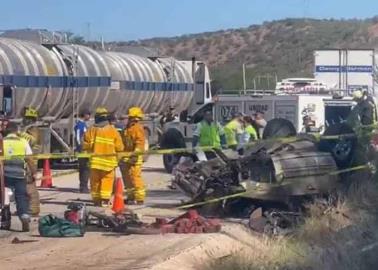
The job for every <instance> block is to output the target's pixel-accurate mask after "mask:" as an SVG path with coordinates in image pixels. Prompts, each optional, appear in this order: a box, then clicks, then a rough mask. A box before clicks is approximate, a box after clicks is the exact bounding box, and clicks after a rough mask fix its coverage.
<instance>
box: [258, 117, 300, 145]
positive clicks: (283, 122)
mask: <svg viewBox="0 0 378 270" xmlns="http://www.w3.org/2000/svg"><path fill="white" fill-rule="evenodd" d="M296 135H297V131H296V129H295V127H294V125H293V123H292V122H290V121H289V120H287V119H283V118H274V119H272V120H270V121H268V123H267V124H266V126H265V128H264V132H263V136H262V137H263V139H264V140H266V139H272V138H284V137H292V136H296Z"/></svg>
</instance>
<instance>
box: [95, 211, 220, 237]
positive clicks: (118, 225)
mask: <svg viewBox="0 0 378 270" xmlns="http://www.w3.org/2000/svg"><path fill="white" fill-rule="evenodd" d="M91 216H93V217H96V218H97V219H98V223H97V225H99V226H100V227H103V228H110V229H111V230H112V231H113V232H119V233H125V234H166V233H180V234H185V233H215V232H219V231H220V230H221V227H222V226H221V223H220V221H219V220H218V219H206V218H204V217H202V216H200V215H199V214H198V212H197V211H196V210H189V211H188V212H187V213H185V214H183V215H181V216H179V217H177V218H174V219H171V220H169V219H166V218H156V220H155V222H154V223H151V224H148V223H143V222H141V221H140V220H139V218H138V216H137V215H135V214H134V213H133V212H131V211H127V212H124V213H122V214H120V213H117V214H113V215H110V216H109V215H106V214H102V213H98V212H94V211H90V212H89V220H90V217H91ZM89 222H90V224H93V222H91V221H89Z"/></svg>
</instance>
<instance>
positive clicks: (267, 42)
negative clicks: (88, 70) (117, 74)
mask: <svg viewBox="0 0 378 270" xmlns="http://www.w3.org/2000/svg"><path fill="white" fill-rule="evenodd" d="M114 45H116V46H115V47H118V46H119V47H122V46H125V45H127V46H130V45H131V46H133V45H142V46H147V47H153V48H157V49H158V50H159V54H160V55H166V56H175V57H177V58H182V59H190V58H191V57H192V56H195V57H197V58H198V59H201V60H204V61H206V62H207V64H208V65H209V66H210V68H211V70H212V75H213V79H214V80H215V81H216V85H217V86H218V87H221V88H223V89H235V88H241V86H242V75H241V66H242V64H243V63H245V64H246V66H247V86H248V87H252V86H253V79H255V84H257V87H261V88H264V87H268V85H267V84H268V83H269V84H270V87H272V85H273V84H274V81H275V79H276V77H277V78H278V79H281V78H285V77H287V76H290V77H293V76H311V74H312V68H313V54H312V53H313V50H315V49H325V48H372V47H373V48H375V47H378V17H375V18H372V19H367V20H355V19H351V20H315V19H285V20H280V21H272V22H267V23H264V24H262V25H251V26H249V27H247V28H240V29H230V30H222V31H217V32H208V33H201V34H193V35H184V36H180V37H173V38H153V39H147V40H141V41H138V42H135V41H132V42H118V43H116V44H113V46H114Z"/></svg>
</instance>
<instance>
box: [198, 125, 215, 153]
mask: <svg viewBox="0 0 378 270" xmlns="http://www.w3.org/2000/svg"><path fill="white" fill-rule="evenodd" d="M198 128H199V145H200V146H211V147H216V148H220V147H221V141H220V136H221V130H220V127H219V126H218V124H216V123H211V124H210V125H209V124H208V123H207V122H206V121H202V122H200V123H199V126H198Z"/></svg>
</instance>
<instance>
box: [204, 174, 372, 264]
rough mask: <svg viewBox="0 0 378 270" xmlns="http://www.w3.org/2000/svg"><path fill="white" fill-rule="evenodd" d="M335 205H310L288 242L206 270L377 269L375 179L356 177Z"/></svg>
mask: <svg viewBox="0 0 378 270" xmlns="http://www.w3.org/2000/svg"><path fill="white" fill-rule="evenodd" d="M353 179H354V180H355V181H354V182H352V184H351V185H350V186H349V188H348V189H347V190H346V191H344V192H343V193H342V194H339V196H338V199H337V200H335V201H333V202H330V201H324V200H317V201H316V202H314V203H312V204H310V205H308V206H307V207H308V212H309V216H308V218H306V221H305V223H304V224H303V225H302V226H301V227H300V228H299V229H298V230H297V233H296V234H295V235H294V236H292V237H290V238H278V239H277V238H275V239H266V238H264V239H261V240H260V243H259V244H258V245H256V247H257V248H247V249H243V250H242V251H241V252H238V254H233V255H232V256H229V257H227V258H225V259H218V260H214V261H212V262H210V263H209V264H208V265H207V266H206V267H205V269H208V270H210V269H217V270H231V269H232V270H253V269H277V270H281V269H313V270H318V269H319V270H320V269H321V270H328V269H329V270H339V269H340V270H341V269H343V270H344V269H351V270H357V269H376V266H377V265H378V256H377V255H376V254H377V252H378V229H377V228H378V179H372V178H370V179H369V178H368V177H366V175H361V174H355V175H354V176H353Z"/></svg>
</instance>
